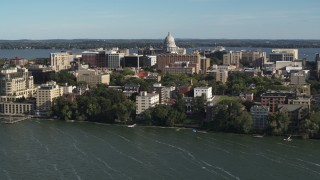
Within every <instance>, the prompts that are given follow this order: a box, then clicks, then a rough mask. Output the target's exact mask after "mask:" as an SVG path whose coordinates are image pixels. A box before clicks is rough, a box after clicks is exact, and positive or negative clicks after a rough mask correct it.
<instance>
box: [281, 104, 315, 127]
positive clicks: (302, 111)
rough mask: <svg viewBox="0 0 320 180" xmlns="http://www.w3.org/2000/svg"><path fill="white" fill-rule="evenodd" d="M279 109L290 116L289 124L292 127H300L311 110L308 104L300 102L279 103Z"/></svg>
mask: <svg viewBox="0 0 320 180" xmlns="http://www.w3.org/2000/svg"><path fill="white" fill-rule="evenodd" d="M277 110H278V111H279V112H281V113H283V114H286V115H287V116H288V117H289V120H290V124H289V126H291V127H292V128H299V124H300V122H301V120H303V119H304V118H305V117H306V116H307V115H308V112H309V110H308V106H306V105H298V104H295V105H293V104H284V105H279V106H278V109H277Z"/></svg>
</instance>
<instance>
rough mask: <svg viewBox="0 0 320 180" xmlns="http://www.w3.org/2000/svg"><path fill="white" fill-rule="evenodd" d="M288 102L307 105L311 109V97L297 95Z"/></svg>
mask: <svg viewBox="0 0 320 180" xmlns="http://www.w3.org/2000/svg"><path fill="white" fill-rule="evenodd" d="M288 104H293V105H306V106H308V109H309V111H310V108H311V98H310V97H297V98H293V99H288Z"/></svg>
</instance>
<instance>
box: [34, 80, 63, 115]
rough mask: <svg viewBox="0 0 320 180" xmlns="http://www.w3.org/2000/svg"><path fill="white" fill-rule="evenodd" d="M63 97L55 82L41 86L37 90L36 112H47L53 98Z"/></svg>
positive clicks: (60, 88)
mask: <svg viewBox="0 0 320 180" xmlns="http://www.w3.org/2000/svg"><path fill="white" fill-rule="evenodd" d="M62 95H63V88H62V87H59V86H58V85H57V84H56V82H54V81H51V82H48V83H47V84H42V85H41V86H40V88H39V89H37V96H36V98H37V102H36V107H37V110H40V111H48V110H49V109H50V108H51V107H52V102H53V100H54V99H55V98H57V97H60V96H62Z"/></svg>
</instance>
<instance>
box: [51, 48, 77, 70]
mask: <svg viewBox="0 0 320 180" xmlns="http://www.w3.org/2000/svg"><path fill="white" fill-rule="evenodd" d="M72 61H73V55H72V54H71V53H70V52H58V53H51V54H50V65H51V68H52V70H54V71H56V72H58V71H61V70H65V69H70V68H71V64H70V63H71V62H72Z"/></svg>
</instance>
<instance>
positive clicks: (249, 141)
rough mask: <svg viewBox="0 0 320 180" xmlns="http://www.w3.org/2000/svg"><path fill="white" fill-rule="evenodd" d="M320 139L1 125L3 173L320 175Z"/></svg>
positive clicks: (65, 175) (95, 176) (28, 123)
mask: <svg viewBox="0 0 320 180" xmlns="http://www.w3.org/2000/svg"><path fill="white" fill-rule="evenodd" d="M319 150H320V141H317V140H297V139H294V140H293V141H291V142H286V141H283V138H281V137H264V138H253V137H251V136H248V135H236V134H223V133H194V132H192V130H190V129H180V130H177V129H166V128H150V127H149V128H148V127H134V128H128V127H120V126H113V125H99V124H89V123H66V122H52V121H42V120H32V121H25V122H21V123H17V124H13V125H4V124H1V125H0V162H1V163H0V179H8V180H10V179H32V180H35V179H41V180H42V179H46V180H50V179H68V180H69V179H78V180H79V179H139V180H140V179H165V180H167V179H201V180H202V179H230V180H232V179H266V180H270V179H281V180H286V179H288V180H289V179H290V180H292V179H308V180H310V179H320V155H319Z"/></svg>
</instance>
